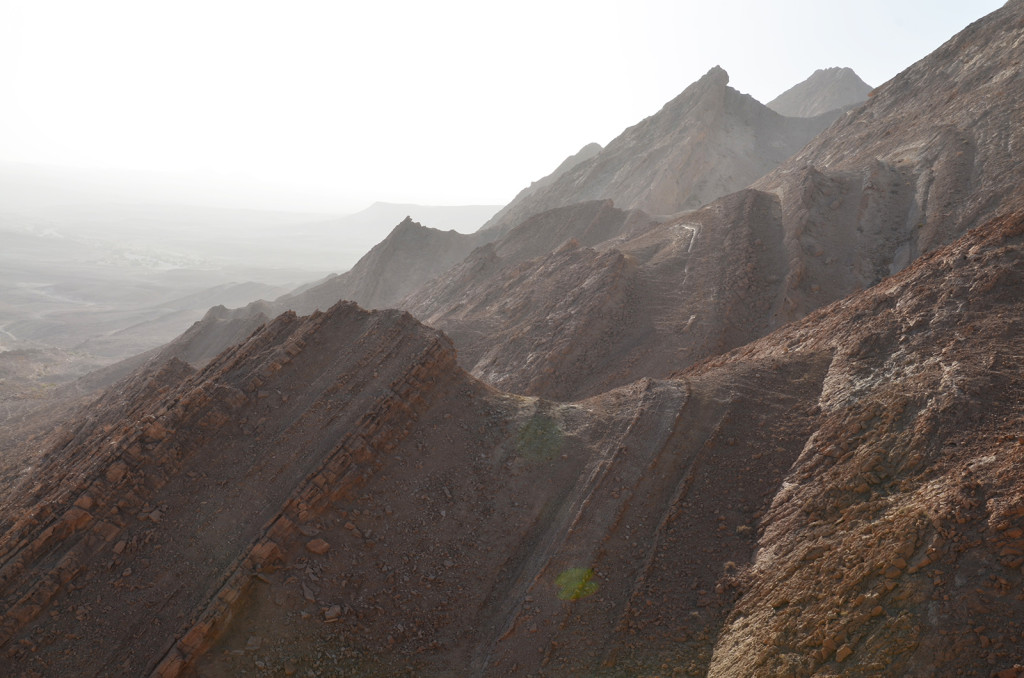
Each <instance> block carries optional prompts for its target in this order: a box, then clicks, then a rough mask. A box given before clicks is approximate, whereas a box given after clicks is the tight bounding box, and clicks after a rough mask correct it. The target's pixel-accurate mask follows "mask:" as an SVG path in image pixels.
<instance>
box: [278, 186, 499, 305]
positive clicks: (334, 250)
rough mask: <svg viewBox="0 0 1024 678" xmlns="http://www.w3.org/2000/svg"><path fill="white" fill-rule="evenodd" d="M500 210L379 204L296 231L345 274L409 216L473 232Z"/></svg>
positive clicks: (432, 224) (443, 228)
mask: <svg viewBox="0 0 1024 678" xmlns="http://www.w3.org/2000/svg"><path fill="white" fill-rule="evenodd" d="M499 209H500V206H499V205H455V206H441V205H413V204H404V203H387V202H375V203H374V204H372V205H370V206H369V207H367V208H366V209H364V210H362V211H360V212H356V213H355V214H349V215H347V216H344V217H339V218H337V219H333V220H330V221H323V222H320V223H316V224H309V225H308V226H307V227H305V228H300V229H296V230H295V231H294V233H293V235H294V237H295V238H296V239H297V240H299V241H300V242H301V241H303V240H309V241H310V242H315V243H317V247H319V248H321V251H322V252H323V253H325V254H326V253H330V256H331V257H333V261H334V263H333V267H334V270H335V271H345V270H348V269H349V268H351V267H352V266H354V265H355V263H356V262H357V261H358V260H359V259H360V258H361V257H362V256H364V255H365V254H366V253H367V252H368V251H369V250H370V249H371V248H372V247H373V246H374V245H376V244H377V243H379V242H381V240H383V239H384V238H385V237H386V236H387V235H388V234H389V233H390V232H391V230H392V229H393V228H394V227H395V224H397V223H399V222H401V221H402V220H403V219H405V218H406V217H410V218H411V219H413V220H414V221H416V222H419V223H423V224H426V225H427V226H430V227H433V228H436V229H438V230H441V231H448V230H454V231H458V232H460V233H470V232H473V231H476V230H477V229H479V228H480V226H482V225H483V224H484V223H485V222H486V221H487V220H488V219H490V218H491V217H493V216H494V214H495V212H497V211H498V210H499ZM328 270H329V269H328ZM328 306H330V304H328Z"/></svg>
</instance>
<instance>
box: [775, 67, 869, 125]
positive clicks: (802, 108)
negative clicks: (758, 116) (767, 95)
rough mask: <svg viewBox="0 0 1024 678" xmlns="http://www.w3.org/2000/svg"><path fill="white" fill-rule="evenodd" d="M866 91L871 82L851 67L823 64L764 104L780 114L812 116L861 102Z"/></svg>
mask: <svg viewBox="0 0 1024 678" xmlns="http://www.w3.org/2000/svg"><path fill="white" fill-rule="evenodd" d="M870 92H871V85H869V84H867V83H866V82H864V81H863V80H861V79H860V76H858V75H857V74H856V73H854V72H853V69H852V68H839V67H835V68H824V69H818V70H816V71H814V73H812V74H811V77H809V78H807V79H806V80H804V81H803V82H801V83H799V84H797V85H794V86H793V87H790V88H789V89H787V90H786V91H785V92H783V93H782V94H780V95H779V96H777V97H775V98H774V99H772V100H771V101H769V102H768V108H770V109H772V110H773V111H775V112H776V113H778V114H780V115H787V116H790V117H794V118H813V117H815V116H817V115H821V114H823V113H828V112H829V111H834V110H837V109H847V108H850V107H852V106H855V105H857V104H859V103H862V102H864V101H866V100H867V98H868V94H869V93H870Z"/></svg>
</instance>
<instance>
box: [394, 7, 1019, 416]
mask: <svg viewBox="0 0 1024 678" xmlns="http://www.w3.org/2000/svg"><path fill="white" fill-rule="evenodd" d="M1022 32H1024V8H1022V7H1021V5H1020V4H1016V5H1007V7H1005V8H1004V9H1002V10H1000V11H998V12H996V13H995V14H993V15H992V16H990V17H987V18H986V19H984V20H982V21H980V22H978V23H976V24H975V25H973V26H971V27H969V28H968V29H967V30H965V31H964V32H963V33H961V34H960V35H958V36H957V37H955V38H953V39H952V40H951V41H950V42H948V43H947V44H946V45H944V46H943V47H942V48H940V49H939V50H938V51H936V52H935V53H934V54H933V55H931V56H929V57H927V58H925V59H923V60H921V61H920V62H918V63H917V64H915V65H914V66H912V67H911V68H910V69H908V70H907V71H905V72H904V73H902V74H900V75H899V76H897V77H896V78H894V79H893V80H892V81H891V82H889V83H886V84H885V85H883V86H882V87H880V88H879V89H878V90H877V92H878V93H877V94H876V96H875V97H874V98H872V99H871V100H870V101H869V102H867V103H866V104H865V105H863V106H862V107H860V108H859V109H857V110H856V111H853V112H851V113H848V114H846V115H845V116H844V117H843V118H842V119H841V120H839V121H838V122H837V123H836V124H834V125H833V126H832V127H830V128H829V129H828V130H827V131H826V132H824V133H823V134H821V135H820V136H819V137H817V138H816V139H815V140H814V141H813V142H811V143H810V144H808V145H807V147H806V148H805V149H804V150H803V151H801V152H800V153H799V154H797V155H796V156H794V157H793V158H792V159H790V160H788V161H786V162H785V163H783V164H782V165H781V166H780V167H779V168H777V169H776V170H773V171H772V172H770V173H769V174H767V175H765V176H764V177H763V178H761V179H760V180H758V181H757V182H756V183H755V184H754V185H753V186H752V187H751V188H749V189H746V190H743V191H739V192H737V193H735V194H732V195H729V196H726V197H724V198H721V199H719V200H717V201H715V202H714V203H712V204H710V205H708V206H706V207H705V208H702V209H700V210H697V211H695V212H691V213H687V214H684V215H681V216H679V217H677V218H675V219H673V220H669V221H666V222H665V223H662V224H660V225H650V226H649V227H646V228H643V229H634V230H632V231H631V232H629V233H621V234H616V236H615V237H613V238H610V239H609V240H607V241H605V242H602V243H587V246H589V247H590V248H591V250H590V251H587V250H585V249H583V250H579V251H576V252H574V253H572V254H571V255H570V254H569V253H568V252H560V253H559V254H558V256H555V255H553V254H551V255H546V256H538V257H537V258H536V259H534V260H531V261H526V262H522V261H520V262H517V265H516V267H514V268H512V267H509V268H507V269H502V271H503V272H501V273H500V274H499V273H497V272H496V271H497V270H498V269H497V268H496V267H495V265H493V263H492V264H489V265H488V266H489V267H488V268H487V273H486V274H479V275H478V276H477V277H473V276H471V275H468V274H467V270H466V269H464V270H462V272H461V273H460V274H459V275H458V276H448V277H446V278H445V279H442V280H438V281H435V282H434V283H431V284H429V285H427V286H426V287H424V288H423V289H421V290H419V291H418V292H417V293H416V295H415V296H413V297H410V298H409V299H408V300H406V302H403V303H404V307H405V308H407V309H410V310H411V311H412V312H413V313H414V314H416V315H417V316H418V317H420V318H423V319H424V320H425V321H426V322H429V323H430V324H431V325H432V326H435V327H438V328H440V329H442V330H444V331H446V332H450V333H451V335H452V336H453V338H454V339H455V341H456V345H457V346H459V347H460V361H461V364H462V365H463V366H464V367H465V368H466V369H467V370H469V371H470V372H471V373H473V374H474V375H476V376H478V377H480V378H483V379H485V380H487V381H489V382H490V383H493V384H494V385H496V386H498V387H499V388H503V389H508V390H512V391H517V392H524V393H530V394H533V395H542V396H545V397H557V398H576V397H583V396H586V395H592V394H595V393H598V392H600V391H602V390H606V389H608V388H612V387H615V386H618V385H621V384H624V383H628V382H630V381H632V380H634V379H637V378H640V377H642V376H664V375H666V374H668V373H670V372H671V371H672V370H674V369H681V368H682V367H684V366H686V365H688V364H691V363H693V362H696V361H698V360H700V359H702V358H705V357H707V356H711V355H715V354H717V353H721V352H723V351H727V350H729V349H731V348H734V347H736V346H740V345H743V344H745V343H747V342H750V341H753V340H754V339H757V338H758V337H761V336H764V335H765V334H767V333H768V332H770V331H771V330H773V329H775V328H777V327H780V326H781V325H783V324H785V323H787V322H790V321H793V320H796V319H799V318H802V317H804V316H805V315H806V314H808V313H810V312H811V311H813V310H814V309H816V308H819V307H821V306H823V305H826V304H828V303H830V302H832V301H834V300H836V299H840V298H842V297H844V296H846V295H848V294H850V293H852V292H854V291H856V290H859V289H864V288H867V287H870V286H872V285H874V284H877V283H878V282H879V281H880V280H882V279H883V278H884V277H886V276H888V275H891V274H893V273H895V272H897V271H899V270H901V269H902V268H904V267H905V266H907V265H908V263H910V262H912V261H913V260H915V259H916V258H917V257H919V256H920V255H921V254H923V253H925V252H928V251H932V250H934V249H935V248H937V247H940V246H942V245H944V244H947V243H949V242H951V241H952V240H954V239H955V238H957V237H959V236H960V235H962V234H963V233H965V232H966V231H967V230H968V229H970V228H972V227H975V226H977V225H978V224H980V223H983V222H984V220H985V219H989V218H992V217H993V216H995V215H997V214H998V213H999V210H1000V209H1001V206H1002V205H1004V204H1005V203H1006V201H1007V200H1010V199H1012V198H1013V197H1014V196H1015V195H1016V194H1018V193H1019V192H1020V191H1021V190H1022V188H1024V164H1022V163H1021V162H1020V161H1019V159H1018V158H1016V157H1015V156H1014V152H1013V150H1012V149H1013V148H1015V147H1016V146H1019V145H1020V144H1022V143H1024V138H1021V135H1022V134H1024V131H1022V128H1021V127H1020V125H1017V124H1016V122H1015V121H1016V120H1017V119H1019V118H1020V116H1021V113H1022V111H1021V104H1020V102H1021V101H1024V76H1022V75H1021V73H1020V72H1019V69H1016V68H1015V67H1014V65H1013V64H1014V63H1016V62H1017V61H1019V60H1021V59H1022V58H1024V42H1021V41H1020V39H1019V37H1020V35H1021V34H1022ZM954 92H955V93H956V94H955V95H954ZM609 148H611V146H609ZM581 223H582V222H581ZM569 230H570V229H566V230H565V231H563V232H569ZM514 234H515V231H514V230H513V231H511V232H510V233H509V236H508V237H510V238H511V237H514ZM500 243H501V241H498V242H497V243H495V246H496V247H500ZM468 265H469V264H467V266H468ZM590 280H593V281H597V280H601V281H602V282H601V283H600V285H599V288H600V289H601V290H603V291H605V292H606V293H608V294H610V296H608V297H607V298H606V300H605V301H604V302H603V303H602V304H597V303H595V304H594V305H593V306H591V307H587V308H588V309H589V310H586V311H584V307H583V306H581V307H580V308H577V309H575V311H574V312H572V313H571V314H569V315H571V318H572V320H571V321H566V320H565V318H566V317H569V316H567V315H566V312H565V311H564V310H561V309H562V306H560V305H559V304H560V302H561V301H562V300H563V299H564V298H565V290H566V289H568V288H572V287H573V286H575V285H579V284H580V283H581V282H582V281H590ZM570 281H573V282H570ZM612 290H615V291H614V293H612V292H611V291H612ZM507 309H517V310H516V311H515V313H514V314H512V315H510V314H509V313H508V312H507ZM463 346H465V347H466V349H465V350H463V349H462V347H463ZM478 346H479V347H486V351H487V357H486V359H483V353H481V351H479V350H476V348H475V347H478ZM527 347H533V348H527ZM526 358H529V359H526Z"/></svg>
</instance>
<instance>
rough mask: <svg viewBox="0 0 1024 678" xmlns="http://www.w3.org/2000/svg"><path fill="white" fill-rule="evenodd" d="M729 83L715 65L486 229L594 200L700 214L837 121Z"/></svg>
mask: <svg viewBox="0 0 1024 678" xmlns="http://www.w3.org/2000/svg"><path fill="white" fill-rule="evenodd" d="M728 83H729V76H728V74H727V73H726V72H725V71H724V70H722V69H721V68H719V67H717V66H716V67H715V68H713V69H711V70H710V71H708V73H707V74H706V75H705V76H704V77H702V78H701V79H700V80H698V81H697V82H695V83H694V84H692V85H690V86H689V87H687V88H686V89H685V90H684V91H683V92H682V93H681V94H680V95H679V96H677V97H676V98H675V99H673V100H672V101H670V102H668V103H667V104H665V106H664V107H663V108H662V109H661V111H659V112H658V113H656V114H655V115H653V116H651V117H649V118H647V119H645V120H643V121H641V122H640V123H638V124H636V125H634V126H633V127H630V128H629V129H627V130H626V131H624V132H623V133H622V134H621V135H619V136H618V137H616V138H615V139H614V140H612V142H611V143H609V144H608V146H607V147H605V148H604V149H602V150H601V151H599V152H598V153H597V154H596V155H595V156H593V157H592V158H590V159H589V160H585V161H582V162H579V163H577V164H576V165H575V166H574V167H572V168H571V169H568V170H567V171H564V172H562V174H561V175H555V177H556V178H555V180H554V181H551V182H550V183H548V184H547V185H544V186H540V187H537V188H535V189H533V190H530V189H527V191H524V192H523V193H521V194H520V195H519V196H517V198H516V199H515V200H513V201H512V202H511V203H509V205H508V206H506V207H505V208H504V209H503V210H502V211H501V212H500V213H499V214H498V215H495V217H494V218H493V219H491V220H490V221H488V222H487V224H485V225H484V229H485V230H489V231H496V232H497V233H498V234H501V233H504V232H506V231H508V230H509V229H511V228H513V227H515V226H516V225H517V224H519V223H521V222H522V221H523V220H524V219H526V218H528V217H530V216H533V215H534V214H539V213H541V212H544V211H547V210H549V209H553V208H555V207H564V206H566V205H569V204H572V203H575V202H584V201H587V200H604V199H611V200H612V201H614V202H615V205H616V206H617V207H619V208H621V209H640V210H643V211H645V212H647V213H648V214H654V215H667V214H674V213H676V212H679V211H682V210H686V209H693V208H695V207H699V206H701V205H703V204H706V203H708V202H710V201H711V200H714V199H715V198H718V197H720V196H722V195H725V194H727V193H731V192H732V191H736V190H739V189H741V188H743V187H744V186H746V185H748V184H750V183H751V182H752V181H754V180H755V179H757V178H758V177H760V176H762V175H763V174H765V173H766V172H768V171H769V170H771V169H773V168H774V167H776V166H777V165H778V164H779V163H781V162H782V161H783V160H785V159H786V158H788V157H789V156H791V155H792V154H793V153H795V152H796V151H797V150H799V149H800V148H801V147H802V146H803V145H804V144H805V143H807V142H808V141H809V140H810V139H811V138H812V137H813V136H814V135H815V134H817V133H818V132H820V131H821V130H823V129H824V128H825V127H827V126H828V124H829V123H831V122H832V120H833V119H834V118H835V116H834V115H828V116H824V117H819V118H815V119H811V120H805V119H797V118H785V117H783V116H780V115H778V114H777V113H775V112H774V111H771V110H770V109H768V108H766V107H765V106H764V105H763V104H760V103H759V102H757V101H756V100H754V99H753V98H752V97H750V96H748V95H745V94H740V93H739V92H737V91H736V90H734V89H732V88H730V87H729V86H728Z"/></svg>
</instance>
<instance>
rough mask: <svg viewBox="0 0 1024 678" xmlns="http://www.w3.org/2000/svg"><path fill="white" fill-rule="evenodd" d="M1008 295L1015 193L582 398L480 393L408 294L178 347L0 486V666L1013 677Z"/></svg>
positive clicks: (1016, 449)
mask: <svg viewBox="0 0 1024 678" xmlns="http://www.w3.org/2000/svg"><path fill="white" fill-rule="evenodd" d="M1022 286H1024V212H1018V213H1016V214H1014V215H1013V216H1012V217H1008V218H1004V219H1002V220H997V221H995V222H992V223H990V224H987V225H985V226H983V227H982V228H979V229H976V230H974V231H972V232H971V233H969V234H968V235H966V236H965V237H964V238H962V239H961V240H959V241H958V242H956V243H954V244H953V245H952V246H950V247H947V248H945V249H943V250H940V251H939V252H937V253H935V254H933V255H929V256H926V257H924V258H923V259H922V260H921V261H919V262H917V263H916V264H915V265H914V266H912V267H911V268H909V269H908V270H906V271H904V272H903V273H901V274H900V275H898V276H896V277H894V278H891V279H889V280H886V281H884V282H883V283H882V284H881V285H878V286H876V287H875V288H873V289H871V290H868V291H866V292H863V293H861V294H859V295H856V296H854V297H852V298H850V299H847V300H843V301H841V302H838V303H836V304H834V305H832V306H830V307H828V308H826V309H823V310H821V311H819V312H817V313H815V314H813V315H811V316H810V317H808V318H806V319H805V320H803V321H802V322H800V323H797V324H794V325H790V326H788V327H786V328H784V329H783V330H782V331H780V332H776V333H774V334H772V335H769V336H768V337H765V338H764V339H762V340H760V341H758V342H756V343H755V344H752V345H750V346H748V347H744V348H743V349H740V350H737V351H735V352H733V353H731V354H729V355H726V356H720V357H716V358H715V359H713V360H709V361H706V362H704V363H702V364H700V365H697V366H695V367H694V368H692V369H690V370H688V371H686V372H684V373H682V374H679V375H676V376H674V377H673V378H672V379H669V380H662V381H657V380H649V379H644V380H641V381H639V382H636V383H634V384H631V385H629V386H626V387H623V388H620V389H617V390H614V391H610V392H608V393H604V394H601V395H599V396H596V397H594V398H591V399H588V400H585V401H580V402H577V403H557V402H550V401H544V400H538V399H535V398H524V397H520V396H511V395H505V394H502V393H499V392H496V391H494V390H492V389H490V388H488V387H487V386H485V385H483V384H482V383H480V382H477V381H475V380H473V379H472V378H470V377H469V376H468V375H466V374H465V373H464V372H462V371H461V370H459V369H458V368H457V367H456V366H455V354H454V351H453V350H452V347H451V344H450V342H448V341H447V339H445V338H444V337H443V335H440V334H439V333H437V332H436V331H433V330H430V329H428V328H425V327H423V326H422V325H419V324H418V323H417V322H416V321H415V320H413V319H412V318H411V317H410V316H408V315H407V314H403V313H399V312H396V311H387V312H374V313H368V312H365V311H362V310H361V309H358V308H357V307H356V306H355V305H353V304H348V303H341V304H338V305H337V306H336V307H334V308H332V309H331V310H330V311H329V312H327V313H318V314H314V315H313V316H310V317H307V318H297V317H295V316H294V315H292V314H285V315H282V316H280V317H279V318H277V319H275V320H274V321H272V322H271V323H269V324H268V325H266V326H265V327H264V328H262V329H260V330H259V331H257V332H256V333H255V334H253V335H252V336H251V337H250V338H249V339H248V340H247V341H246V342H244V343H243V344H241V345H240V346H239V347H237V348H235V349H233V350H231V351H229V352H226V353H224V354H223V355H221V356H220V357H218V358H217V359H216V360H214V361H213V362H211V363H210V365H209V366H208V367H206V368H205V369H204V370H202V371H200V372H197V371H195V370H193V369H192V368H189V367H188V366H186V365H185V364H184V363H182V362H180V361H176V360H172V361H170V362H168V363H167V364H165V366H163V367H162V368H160V369H158V370H155V371H152V370H151V371H148V372H143V373H139V374H137V375H135V376H134V377H132V378H130V379H129V380H127V381H126V382H123V383H122V384H121V385H120V386H118V387H117V388H115V389H112V390H111V391H108V392H107V394H106V395H105V396H104V397H103V399H101V400H100V401H98V402H96V403H95V404H94V405H93V407H92V408H91V413H92V414H91V416H90V418H89V419H86V420H82V421H79V422H78V423H77V424H75V425H74V426H72V427H70V428H69V429H68V430H67V431H66V433H65V436H64V440H63V441H62V442H61V443H60V444H58V445H57V446H56V447H54V448H53V449H52V450H51V452H50V453H49V454H48V455H46V457H45V458H44V459H43V460H42V461H41V462H40V463H39V465H38V467H37V468H36V469H35V470H34V471H33V472H32V474H31V475H30V476H29V477H28V478H27V479H26V482H25V484H24V485H23V486H22V488H21V489H20V490H18V491H15V492H13V493H10V494H8V495H7V496H6V497H5V499H4V503H3V505H2V507H0V534H2V536H0V600H2V601H3V608H2V616H0V645H2V647H3V651H4V653H5V661H7V664H6V666H7V667H8V669H9V670H10V671H11V672H13V673H14V674H21V673H26V674H27V673H29V672H30V671H36V672H38V673H41V674H42V675H68V674H69V673H74V674H76V675H95V674H98V673H102V672H115V673H118V674H122V675H139V674H150V673H151V672H152V675H156V676H161V677H163V678H170V677H172V676H178V675H191V674H192V672H195V673H196V674H198V675H210V676H229V675H238V674H239V673H240V672H241V671H243V670H251V667H253V666H254V665H255V666H256V667H257V669H259V671H257V673H260V674H262V673H272V672H297V671H299V670H301V671H302V672H309V671H313V672H314V673H316V672H321V673H326V674H329V675H341V674H344V673H349V674H352V673H354V674H357V675H365V676H384V675H394V673H395V672H396V671H408V670H410V668H409V667H411V670H413V671H415V672H417V673H419V674H422V675H438V676H440V675H450V674H451V673H452V672H455V673H460V674H468V675H480V676H509V675H511V676H526V675H536V674H538V673H540V672H542V671H543V672H544V673H547V674H550V675H555V676H560V675H565V676H569V675H581V674H585V675H599V676H600V675H608V676H611V675H623V674H627V675H635V674H637V673H649V672H651V671H658V670H661V671H665V670H666V669H665V668H664V667H665V666H668V670H674V671H676V673H677V674H682V675H686V674H687V673H689V674H691V675H702V674H705V673H708V674H710V675H737V674H739V675H752V674H760V673H765V674H766V675H781V674H784V673H786V672H787V671H788V672H792V673H801V674H806V675H810V674H813V673H817V674H820V675H834V673H835V672H836V671H842V672H843V673H844V674H846V675H882V676H900V675H907V674H908V673H910V674H928V675H956V674H958V673H964V672H967V673H976V672H977V671H978V669H979V667H983V670H984V671H985V672H989V671H991V670H993V669H997V670H999V669H1002V668H1007V667H1010V666H1012V664H1013V661H1014V655H1013V653H1012V651H1011V650H1012V645H1010V643H1012V642H1013V638H1016V637H1017V635H1019V631H1018V630H1016V629H1015V627H1014V624H1016V623H1017V622H1016V620H1019V619H1020V618H1021V615H1022V613H1024V609H1021V602H1020V601H1019V600H1017V597H1016V596H1014V595H1012V592H1013V591H1014V590H1016V587H1018V586H1019V585H1020V584H1021V583H1022V581H1021V578H1022V575H1021V572H1020V560H1019V559H1020V558H1021V556H1019V555H1018V551H1019V545H1020V543H1021V537H1020V535H1021V534H1022V530H1021V527H1022V526H1024V523H1022V522H1021V517H1020V515H1019V514H1020V511H1019V505H1020V501H1021V499H1022V497H1021V496H1020V493H1021V490H1020V488H1021V487H1024V477H1022V470H1021V469H1024V464H1022V463H1021V462H1022V459H1021V455H1022V453H1024V452H1022V450H1024V448H1022V447H1021V445H1020V440H1022V439H1024V428H1021V422H1022V421H1024V411H1021V402H1024V401H1022V400H1021V395H1024V372H1022V368H1021V365H1020V363H1019V361H1018V360H1016V356H1018V355H1019V354H1020V352H1021V351H1024V344H1022V342H1024V339H1022V338H1024V333H1022V332H1020V331H1019V330H1020V329H1021V327H1020V326H1021V323H1022V322H1024V297H1022V296H1021V295H1020V294H1019V291H1020V289H1021V288H1022ZM823 582H829V585H828V586H823V585H822V583H823ZM997 619H998V620H1001V622H1000V623H999V624H994V623H993V620H997ZM979 628H980V629H982V630H981V631H978V630H977V629H979ZM1012 634H1017V635H1012ZM1011 635H1012V637H1011ZM982 636H984V638H982ZM950 638H952V639H953V643H952V644H951V643H950V641H949V640H948V639H950ZM112 667H113V668H112Z"/></svg>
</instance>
